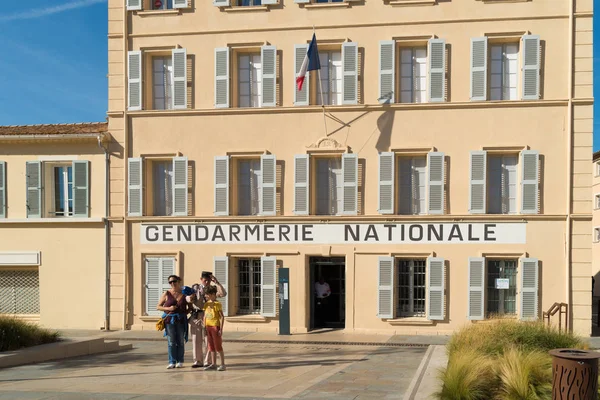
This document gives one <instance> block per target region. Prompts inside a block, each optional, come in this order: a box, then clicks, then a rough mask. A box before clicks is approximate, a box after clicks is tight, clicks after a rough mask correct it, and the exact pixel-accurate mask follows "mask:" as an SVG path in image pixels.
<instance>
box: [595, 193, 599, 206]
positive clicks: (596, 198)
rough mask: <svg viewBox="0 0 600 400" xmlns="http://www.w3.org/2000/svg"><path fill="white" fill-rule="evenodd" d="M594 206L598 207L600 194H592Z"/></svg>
mask: <svg viewBox="0 0 600 400" xmlns="http://www.w3.org/2000/svg"><path fill="white" fill-rule="evenodd" d="M594 208H595V209H600V194H597V195H596V196H594Z"/></svg>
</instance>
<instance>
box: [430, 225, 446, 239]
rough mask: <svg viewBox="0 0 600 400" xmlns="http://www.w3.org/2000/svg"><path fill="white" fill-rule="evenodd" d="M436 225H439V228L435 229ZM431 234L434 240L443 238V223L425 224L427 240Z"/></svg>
mask: <svg viewBox="0 0 600 400" xmlns="http://www.w3.org/2000/svg"><path fill="white" fill-rule="evenodd" d="M436 226H437V227H439V230H436ZM433 236H435V240H444V239H443V237H444V225H442V224H439V225H434V224H429V225H427V240H429V241H431V238H432V237H433Z"/></svg>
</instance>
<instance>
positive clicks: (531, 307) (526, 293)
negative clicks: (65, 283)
mask: <svg viewBox="0 0 600 400" xmlns="http://www.w3.org/2000/svg"><path fill="white" fill-rule="evenodd" d="M520 261H521V271H520V275H521V280H520V281H521V306H520V311H519V317H520V319H522V320H530V321H531V320H536V319H538V285H539V264H538V260H537V258H522V259H521V260H520Z"/></svg>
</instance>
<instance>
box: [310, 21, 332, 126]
mask: <svg viewBox="0 0 600 400" xmlns="http://www.w3.org/2000/svg"><path fill="white" fill-rule="evenodd" d="M314 34H315V26H314V25H313V35H314ZM317 75H318V78H319V87H320V88H321V107H322V108H323V125H324V126H325V136H328V135H329V134H328V133H327V117H326V116H325V102H324V101H323V81H322V80H321V68H319V69H318V70H317Z"/></svg>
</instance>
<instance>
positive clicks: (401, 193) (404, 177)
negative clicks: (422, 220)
mask: <svg viewBox="0 0 600 400" xmlns="http://www.w3.org/2000/svg"><path fill="white" fill-rule="evenodd" d="M426 168H427V158H426V157H425V156H422V157H399V160H398V199H399V202H398V203H399V210H398V211H399V212H398V213H399V214H403V215H411V214H426V212H427V211H426V210H427V209H426V204H425V199H426V175H425V174H426Z"/></svg>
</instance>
